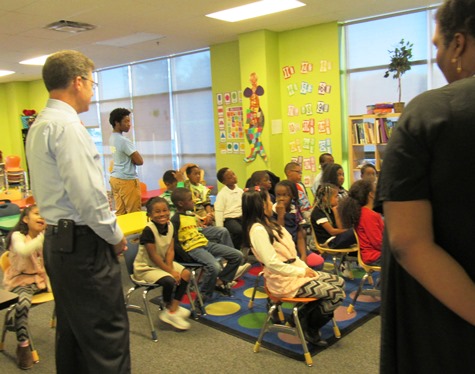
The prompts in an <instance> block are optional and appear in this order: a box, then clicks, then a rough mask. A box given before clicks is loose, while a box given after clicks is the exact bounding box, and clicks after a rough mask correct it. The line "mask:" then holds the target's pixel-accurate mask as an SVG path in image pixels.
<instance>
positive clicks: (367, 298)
mask: <svg viewBox="0 0 475 374" xmlns="http://www.w3.org/2000/svg"><path fill="white" fill-rule="evenodd" d="M355 294H356V291H353V292H351V293H350V297H351V299H352V300H353V297H355ZM380 301H381V296H376V295H375V296H371V295H362V294H360V296H358V299H356V305H358V303H359V302H362V303H379V302H380Z"/></svg>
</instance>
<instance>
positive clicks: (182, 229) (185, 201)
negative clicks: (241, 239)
mask: <svg viewBox="0 0 475 374" xmlns="http://www.w3.org/2000/svg"><path fill="white" fill-rule="evenodd" d="M172 201H173V203H174V204H175V206H176V208H177V213H176V214H175V215H174V216H173V217H172V219H171V222H172V224H173V227H174V229H175V233H176V234H175V243H179V244H180V246H181V248H182V249H183V251H184V252H185V254H186V255H188V256H189V257H190V258H191V259H192V260H193V262H198V263H200V264H203V265H204V272H205V275H204V279H203V283H202V287H201V292H202V294H203V298H204V299H205V301H206V300H210V299H211V298H212V297H213V290H216V291H218V292H220V293H222V294H223V295H226V296H230V295H231V290H230V283H231V282H232V281H233V279H234V278H235V275H236V271H237V269H238V267H239V265H241V262H242V259H243V256H242V253H241V252H240V251H238V250H237V249H235V248H233V247H229V246H226V245H223V244H220V243H213V242H210V241H208V239H206V237H205V236H204V235H203V233H202V232H201V231H200V230H198V226H197V224H196V219H195V217H194V215H189V214H188V213H187V212H188V211H191V210H193V198H192V194H191V191H190V190H189V189H187V188H177V189H175V191H173V193H172ZM226 231H227V230H226ZM216 257H221V258H223V259H224V260H227V264H226V266H225V267H224V268H222V266H221V264H220V263H219V261H217V260H216Z"/></svg>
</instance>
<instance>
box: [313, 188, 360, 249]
mask: <svg viewBox="0 0 475 374" xmlns="http://www.w3.org/2000/svg"><path fill="white" fill-rule="evenodd" d="M316 197H317V201H316V204H315V207H314V209H313V211H312V217H311V219H312V221H311V222H312V228H313V230H314V232H315V236H316V237H317V240H318V242H319V243H320V244H321V245H324V246H325V245H327V246H328V248H334V249H338V248H350V247H351V246H352V245H353V244H356V238H355V236H354V234H353V230H349V229H345V228H343V225H342V223H341V220H340V215H339V213H338V209H337V207H338V187H337V186H335V185H333V184H328V183H324V184H321V185H320V186H319V187H318V189H317V196H316Z"/></svg>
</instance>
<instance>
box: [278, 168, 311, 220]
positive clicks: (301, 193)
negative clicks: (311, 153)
mask: <svg viewBox="0 0 475 374" xmlns="http://www.w3.org/2000/svg"><path fill="white" fill-rule="evenodd" d="M284 172H285V175H286V177H287V180H289V181H291V182H293V183H295V187H296V188H297V192H298V201H299V206H300V211H301V212H302V215H303V218H304V219H305V220H306V221H307V222H308V221H309V220H310V214H311V213H312V205H311V204H310V200H309V199H308V195H307V189H306V188H305V186H304V184H303V183H302V166H300V164H299V163H298V162H289V163H288V164H287V165H285V168H284Z"/></svg>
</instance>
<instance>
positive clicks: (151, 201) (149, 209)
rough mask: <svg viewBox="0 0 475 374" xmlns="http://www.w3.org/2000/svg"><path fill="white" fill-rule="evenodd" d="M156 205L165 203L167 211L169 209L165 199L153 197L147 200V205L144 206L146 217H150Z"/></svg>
mask: <svg viewBox="0 0 475 374" xmlns="http://www.w3.org/2000/svg"><path fill="white" fill-rule="evenodd" d="M157 203H165V204H166V205H167V207H168V209H170V206H169V205H168V201H167V200H166V199H164V198H163V197H160V196H155V197H152V198H150V199H148V201H147V203H146V204H145V208H146V209H147V216H149V217H150V215H151V214H152V210H153V206H154V205H155V204H157Z"/></svg>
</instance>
